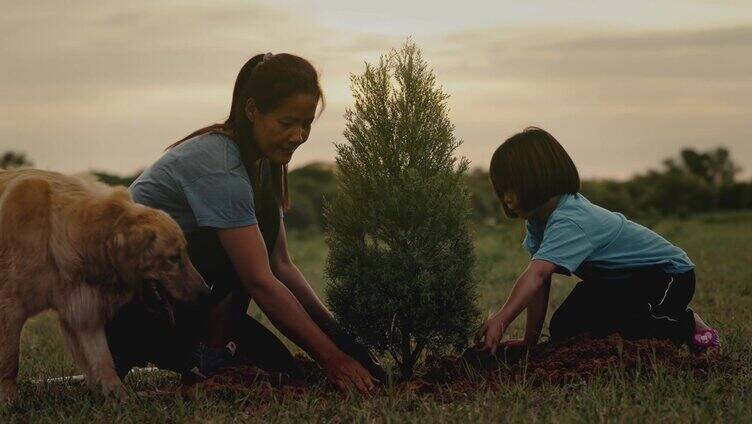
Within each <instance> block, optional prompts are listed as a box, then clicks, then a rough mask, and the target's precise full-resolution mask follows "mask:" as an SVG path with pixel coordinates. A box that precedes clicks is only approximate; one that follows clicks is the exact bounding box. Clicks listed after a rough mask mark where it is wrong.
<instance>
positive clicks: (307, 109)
mask: <svg viewBox="0 0 752 424" xmlns="http://www.w3.org/2000/svg"><path fill="white" fill-rule="evenodd" d="M318 100H319V98H318V97H317V96H315V95H313V94H310V93H300V94H293V95H291V96H290V97H288V98H286V99H285V100H283V101H282V103H280V104H279V106H277V107H276V108H275V109H272V110H271V111H269V112H267V113H261V111H259V110H258V108H257V107H256V105H255V103H254V102H253V101H252V100H250V101H249V102H248V104H246V114H247V115H248V118H249V119H250V120H251V122H252V123H253V138H254V139H255V140H256V147H258V149H259V150H260V151H261V154H262V155H263V156H264V157H266V158H267V159H269V161H270V162H271V163H273V164H275V165H284V164H286V163H288V162H290V159H291V158H292V154H293V152H295V149H297V148H298V147H299V146H300V145H301V144H303V143H305V141H306V140H308V136H309V135H310V133H311V123H312V122H313V118H314V117H315V115H316V105H317V104H318Z"/></svg>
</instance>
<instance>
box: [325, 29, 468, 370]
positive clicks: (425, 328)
mask: <svg viewBox="0 0 752 424" xmlns="http://www.w3.org/2000/svg"><path fill="white" fill-rule="evenodd" d="M351 88H352V91H353V95H354V97H355V105H354V107H352V108H349V109H347V110H346V112H345V119H346V121H347V123H346V129H345V132H344V136H345V138H346V140H347V143H343V144H338V145H337V146H336V148H337V153H338V157H337V165H338V171H339V174H338V190H337V193H336V194H335V195H334V196H333V198H332V199H331V202H330V203H328V204H327V207H326V209H325V215H326V220H327V234H326V235H327V244H328V245H329V249H330V251H329V257H328V258H327V263H326V275H327V278H328V280H329V284H328V286H327V288H326V294H327V297H328V301H329V305H330V307H331V309H332V311H333V313H334V314H335V316H336V317H337V319H338V321H339V322H340V323H341V325H342V326H343V327H344V328H345V329H346V330H347V331H349V332H350V333H351V334H353V335H354V336H355V337H356V338H358V339H359V340H360V341H361V342H363V343H364V344H365V345H367V346H368V347H370V348H372V349H374V350H376V351H377V352H379V353H382V354H383V353H384V352H388V353H389V354H390V355H391V356H392V358H393V359H394V360H395V362H396V364H397V365H398V367H399V369H400V372H401V375H402V377H404V378H407V377H409V376H411V375H412V372H413V367H414V365H415V364H416V362H417V361H418V360H419V359H420V358H421V354H422V353H423V352H424V351H426V350H428V351H432V352H436V353H438V352H439V351H443V350H446V348H448V347H449V346H455V347H456V348H461V347H463V346H465V345H466V343H467V340H468V338H469V337H470V335H471V332H472V329H473V327H474V325H475V323H476V320H477V318H478V311H477V308H476V306H475V297H476V286H475V283H474V281H473V278H472V270H473V265H474V253H473V244H472V240H471V238H470V234H469V229H468V225H467V221H468V218H469V217H470V214H471V212H470V202H469V197H468V192H467V189H466V187H465V186H464V184H463V177H464V175H465V173H466V171H467V167H468V163H467V160H465V159H462V160H459V161H458V160H457V159H455V158H454V157H453V153H454V151H455V149H457V147H458V146H459V145H460V143H461V142H460V141H459V140H457V139H455V137H454V135H453V131H454V126H453V125H452V124H451V122H450V121H449V117H448V110H447V105H446V102H447V99H448V96H447V95H446V94H445V93H444V92H443V91H442V89H441V88H440V87H438V86H437V84H436V81H435V77H434V75H433V72H432V71H431V70H430V69H429V68H428V67H427V64H426V62H425V61H424V60H423V57H422V54H421V52H420V50H419V49H418V48H417V47H416V46H415V44H414V43H413V42H412V41H410V40H408V41H407V42H406V43H405V44H404V45H403V46H402V48H401V49H400V50H392V51H390V53H389V54H387V55H385V56H382V58H381V60H380V61H379V63H378V65H376V66H373V65H370V64H366V69H365V72H364V73H363V74H361V75H351Z"/></svg>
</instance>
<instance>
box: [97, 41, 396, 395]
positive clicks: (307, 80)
mask: <svg viewBox="0 0 752 424" xmlns="http://www.w3.org/2000/svg"><path fill="white" fill-rule="evenodd" d="M319 102H321V103H322V104H323V96H322V91H321V87H320V85H319V82H318V75H317V73H316V70H315V69H314V68H313V66H312V65H311V64H310V63H309V62H308V61H306V60H305V59H303V58H300V57H297V56H294V55H290V54H276V55H272V54H271V53H267V54H265V55H256V56H254V57H253V58H251V59H250V60H249V61H248V62H247V63H246V64H245V65H244V66H243V68H242V69H241V70H240V73H239V74H238V77H237V80H236V82H235V89H234V92H233V99H232V106H231V110H230V116H229V117H228V118H227V120H226V121H225V122H224V123H223V124H216V125H212V126H209V127H206V128H202V129H200V130H198V131H195V132H193V133H192V134H190V135H189V136H187V137H186V138H184V139H183V140H180V141H178V142H177V143H175V144H173V145H171V146H170V147H169V148H168V150H167V151H166V153H165V154H164V155H163V156H162V157H161V158H160V159H159V160H158V161H157V162H156V163H155V164H154V165H153V166H151V167H150V168H149V169H147V170H146V171H144V173H143V174H141V176H139V178H138V179H137V180H136V181H135V182H134V183H133V184H132V185H131V187H130V190H131V192H132V194H133V198H134V200H135V201H137V202H139V203H142V204H145V205H148V206H151V207H155V208H158V209H162V210H164V211H165V212H167V213H168V214H170V215H171V216H172V217H173V218H174V219H175V220H176V221H177V222H178V224H180V226H181V228H182V229H183V231H184V233H185V234H186V239H187V240H188V246H189V252H190V256H191V261H192V262H193V263H194V265H195V266H196V268H197V269H198V270H199V272H200V273H201V274H202V275H203V277H204V279H205V280H206V281H207V283H208V284H210V285H213V293H212V296H211V297H210V299H207V300H206V301H204V302H201V304H200V305H199V306H188V305H177V307H176V309H175V311H174V314H173V311H167V312H168V313H162V314H155V313H154V312H153V308H150V307H149V304H148V302H144V301H142V300H139V301H134V302H133V303H132V304H130V305H127V306H126V307H125V308H124V309H123V311H122V312H121V313H119V314H118V316H117V317H116V318H115V319H114V320H113V322H112V323H110V325H109V327H108V342H109V343H110V349H111V350H112V353H113V358H114V360H115V362H116V366H117V368H118V370H119V372H120V373H121V375H124V374H125V373H127V372H128V370H130V368H131V367H132V366H134V365H143V364H145V363H147V362H151V363H154V364H155V365H157V366H159V367H161V368H165V369H172V370H175V371H178V372H181V373H182V374H183V377H184V381H190V380H193V379H196V378H199V379H200V378H203V377H204V376H205V375H207V374H210V373H211V372H213V371H214V370H216V369H217V368H218V367H219V366H221V365H226V364H227V362H228V361H236V362H237V361H239V360H245V361H251V362H253V363H256V364H257V365H259V366H261V367H264V368H267V369H272V370H275V371H281V372H286V373H289V374H295V373H296V372H297V369H296V366H295V362H294V361H293V358H292V356H291V355H290V353H289V351H287V349H286V348H285V347H284V345H282V344H281V343H280V342H279V341H278V340H277V339H276V337H275V336H273V335H272V334H271V333H270V332H269V331H268V330H266V329H265V328H264V327H263V326H261V324H259V323H258V322H256V321H255V320H253V319H252V318H250V317H249V316H248V315H247V314H246V311H247V308H248V305H249V302H250V300H251V299H253V300H255V301H256V303H257V304H258V305H259V306H260V307H261V309H262V310H263V311H264V313H265V314H266V315H267V316H268V317H269V319H270V320H271V321H272V323H273V324H274V325H275V326H276V327H277V328H278V329H279V330H280V331H282V333H284V334H285V335H286V336H287V337H289V338H290V339H291V340H293V341H294V342H295V343H296V344H298V345H299V346H300V347H302V348H303V349H304V350H305V351H306V352H308V354H309V355H310V356H311V357H313V358H314V359H315V360H316V361H317V362H318V363H319V364H320V365H321V366H322V367H323V368H324V370H325V372H326V375H327V377H328V378H329V380H330V381H331V382H332V383H334V384H335V385H336V386H337V387H339V388H340V389H348V388H351V387H355V388H357V389H359V390H361V391H364V392H365V391H368V390H371V389H372V388H373V380H374V378H373V377H372V375H371V373H369V372H368V371H367V370H366V369H365V368H364V367H363V366H362V365H361V364H360V363H358V362H356V361H355V360H353V359H352V358H351V357H350V356H348V355H347V354H346V353H344V352H343V351H342V350H341V348H340V347H342V348H344V349H346V350H348V351H349V352H350V353H351V354H355V356H358V357H359V360H361V362H363V363H364V364H365V365H367V366H369V367H370V368H371V369H372V371H373V372H374V373H376V372H379V371H380V370H381V369H380V366H379V365H378V363H376V362H375V361H373V360H372V359H371V358H370V356H369V355H368V352H367V351H366V350H365V349H364V348H362V346H360V345H358V344H357V343H354V342H353V341H352V339H349V338H348V337H347V336H344V335H342V334H341V332H337V331H336V328H337V326H336V322H335V321H334V318H333V317H332V314H331V312H329V311H328V310H327V308H326V307H325V306H324V305H323V304H322V302H321V301H320V299H319V298H318V296H317V295H316V293H315V292H314V291H313V289H312V288H311V286H310V285H309V284H308V282H307V281H306V280H305V278H304V277H303V275H302V274H301V273H300V271H299V270H298V269H297V267H296V266H295V264H294V263H293V262H292V261H291V259H290V256H289V255H288V252H287V241H286V237H285V227H284V221H283V220H282V219H281V218H282V212H283V211H284V210H285V209H286V208H287V207H288V206H289V195H288V191H287V164H288V162H289V161H290V159H291V157H292V155H293V153H294V151H295V149H297V148H298V147H299V146H300V145H301V144H303V143H304V142H305V141H306V140H307V139H308V136H309V134H310V131H311V124H312V122H313V120H314V117H315V113H316V108H317V106H318V104H319ZM168 318H172V319H168ZM170 322H174V323H175V325H174V326H172V325H171V324H170ZM333 338H334V339H335V340H336V343H335V342H334V341H333V340H332V339H333ZM337 344H339V345H340V347H338V346H337Z"/></svg>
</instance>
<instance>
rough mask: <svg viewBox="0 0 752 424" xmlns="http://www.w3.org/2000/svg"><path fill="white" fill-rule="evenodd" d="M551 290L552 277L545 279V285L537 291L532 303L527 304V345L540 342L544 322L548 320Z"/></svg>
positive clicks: (525, 341) (525, 339) (525, 340)
mask: <svg viewBox="0 0 752 424" xmlns="http://www.w3.org/2000/svg"><path fill="white" fill-rule="evenodd" d="M550 291H551V277H548V278H547V279H546V280H545V281H543V286H542V287H541V288H540V289H539V290H538V292H536V293H535V295H534V296H533V299H532V300H531V301H530V304H529V305H527V320H526V321H525V338H524V340H523V342H524V344H526V345H534V344H536V343H538V338H539V337H540V335H541V330H542V329H543V323H544V322H545V321H546V312H547V311H548V293H549V292H550Z"/></svg>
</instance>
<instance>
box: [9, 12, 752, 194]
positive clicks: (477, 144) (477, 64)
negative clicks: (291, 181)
mask: <svg viewBox="0 0 752 424" xmlns="http://www.w3.org/2000/svg"><path fill="white" fill-rule="evenodd" d="M2 3H5V4H3V7H2V9H3V14H1V15H0V57H2V59H0V60H2V66H0V113H1V114H2V119H0V152H2V151H6V150H16V151H21V152H24V153H26V155H27V156H28V157H29V158H31V159H32V160H33V161H34V163H35V164H36V166H37V167H40V168H44V169H51V170H56V171H61V172H80V171H85V170H105V171H109V172H113V173H118V174H132V173H134V172H136V171H138V170H139V169H142V168H144V167H146V166H148V165H150V164H151V163H153V162H154V161H155V160H156V159H157V158H158V157H159V156H160V155H161V153H162V152H163V150H164V148H165V147H166V146H167V145H169V144H170V143H172V142H173V141H175V140H177V139H179V138H182V137H183V136H184V135H186V134H187V133H190V132H192V131H193V130H195V129H197V128H199V127H202V126H205V125H207V124H210V123H214V122H219V121H223V120H224V118H225V117H226V115H227V113H228V111H229V103H230V99H231V96H232V87H233V84H234V80H235V77H236V76H237V72H238V70H239V69H240V67H241V66H242V65H243V63H245V61H246V60H248V59H249V58H250V57H251V56H253V55H254V54H257V53H263V52H273V53H281V52H289V53H295V54H298V55H300V56H303V57H305V58H307V59H308V60H310V61H311V62H312V63H313V64H314V66H316V68H317V69H318V70H319V72H320V74H321V82H322V87H323V90H324V94H325V96H326V100H327V108H326V110H325V111H324V113H323V114H322V115H321V117H320V118H319V119H318V121H317V122H315V123H314V126H313V131H312V134H311V136H310V138H309V140H308V142H307V143H306V144H304V145H303V146H302V147H301V148H300V149H299V150H298V151H297V152H296V153H295V157H294V158H293V161H292V163H291V165H292V167H293V168H294V167H297V166H301V165H304V164H306V163H309V162H312V161H329V162H331V161H333V160H334V157H335V149H334V143H335V142H337V143H339V142H343V141H344V137H343V136H342V131H343V129H344V124H345V121H344V117H343V114H344V111H345V108H346V107H348V106H351V105H352V96H351V94H350V87H349V76H350V74H352V73H356V74H357V73H360V72H362V71H363V70H364V66H365V63H366V62H370V63H374V62H375V61H377V60H378V58H379V56H380V55H382V54H384V53H387V52H388V51H389V49H391V48H396V47H399V46H400V44H401V43H402V42H403V41H404V40H405V39H406V37H412V38H413V40H414V41H415V42H416V43H417V45H418V46H419V47H420V48H421V49H422V50H423V53H424V57H425V58H426V60H427V61H428V63H429V65H430V66H431V67H432V69H433V70H434V72H435V75H436V78H437V81H438V82H439V83H440V84H441V85H442V87H443V89H444V91H445V92H446V93H447V94H449V95H450V96H451V97H450V99H449V103H448V104H449V107H450V110H451V111H450V116H451V118H452V122H453V123H454V124H455V127H456V129H455V135H456V136H457V137H458V138H460V139H462V140H463V144H462V146H461V147H460V148H459V149H458V154H459V155H462V156H465V157H467V158H468V159H469V160H470V161H471V164H472V166H473V167H482V168H487V167H488V160H489V159H490V156H491V154H492V153H493V150H494V149H495V148H496V147H497V146H498V145H499V144H500V143H501V142H503V141H504V140H505V139H506V138H507V137H509V136H511V135H512V134H514V133H516V132H518V131H520V130H522V129H523V128H524V127H526V126H529V125H536V126H540V127H543V128H545V129H547V130H548V131H550V132H551V133H552V134H553V135H554V136H555V137H556V138H557V139H558V140H559V141H560V142H561V143H562V144H563V145H564V147H565V148H566V149H567V151H568V152H569V153H570V155H571V156H572V158H573V159H574V161H575V163H576V164H577V166H578V168H579V170H580V173H581V175H583V176H584V177H587V178H617V179H623V178H628V177H630V176H631V175H633V174H635V173H638V172H644V171H645V170H647V169H649V168H657V167H659V166H660V163H661V161H662V160H663V159H664V158H667V157H670V156H675V155H677V154H678V152H679V150H680V149H682V148H685V147H691V148H694V149H698V150H706V149H711V148H715V147H717V146H725V147H727V148H729V149H730V150H731V154H732V158H733V159H734V160H735V162H736V163H737V164H738V165H739V166H741V167H742V168H743V170H744V171H743V172H742V174H741V177H742V178H751V177H752V2H750V1H749V0H726V1H724V0H718V1H701V0H696V1H695V0H683V1H678V0H665V1H663V0H649V1H643V0H634V1H630V2H625V1H623V0H622V1H610V0H608V1H607V0H599V1H590V0H586V1H577V2H569V1H561V0H559V1H556V0H527V1H525V2H511V1H471V0H465V1H462V2H452V4H447V5H443V4H442V2H435V1H431V2H424V1H404V0H402V1H396V0H379V1H378V2H374V1H369V2H360V1H344V0H332V1H316V2H311V1H303V0H292V1H280V0H277V1H273V2H272V1H242V0H214V1H211V2H209V1H194V0H181V1H164V0H149V1H145V0H130V1H128V2H123V1H120V2H113V1H101V0H96V1H91V0H76V1H51V0H47V1H38V0H26V1H24V2H10V1H9V0H0V4H2Z"/></svg>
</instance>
